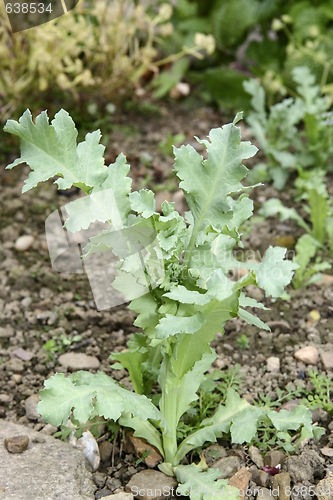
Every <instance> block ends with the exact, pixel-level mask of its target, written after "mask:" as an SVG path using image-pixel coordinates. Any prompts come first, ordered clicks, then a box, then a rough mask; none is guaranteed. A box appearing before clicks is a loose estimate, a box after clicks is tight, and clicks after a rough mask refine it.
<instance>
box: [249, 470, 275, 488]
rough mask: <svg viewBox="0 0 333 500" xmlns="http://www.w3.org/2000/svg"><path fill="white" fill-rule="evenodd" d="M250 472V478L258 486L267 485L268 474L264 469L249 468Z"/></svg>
mask: <svg viewBox="0 0 333 500" xmlns="http://www.w3.org/2000/svg"><path fill="white" fill-rule="evenodd" d="M251 474H252V480H253V481H254V482H255V483H256V484H257V485H258V486H268V485H269V480H270V476H269V474H268V473H267V472H265V471H264V470H258V469H256V470H251Z"/></svg>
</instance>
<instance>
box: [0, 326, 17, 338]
mask: <svg viewBox="0 0 333 500" xmlns="http://www.w3.org/2000/svg"><path fill="white" fill-rule="evenodd" d="M14 335H15V332H14V329H13V328H12V327H11V326H6V327H5V328H3V327H2V326H0V339H9V338H11V337H14Z"/></svg>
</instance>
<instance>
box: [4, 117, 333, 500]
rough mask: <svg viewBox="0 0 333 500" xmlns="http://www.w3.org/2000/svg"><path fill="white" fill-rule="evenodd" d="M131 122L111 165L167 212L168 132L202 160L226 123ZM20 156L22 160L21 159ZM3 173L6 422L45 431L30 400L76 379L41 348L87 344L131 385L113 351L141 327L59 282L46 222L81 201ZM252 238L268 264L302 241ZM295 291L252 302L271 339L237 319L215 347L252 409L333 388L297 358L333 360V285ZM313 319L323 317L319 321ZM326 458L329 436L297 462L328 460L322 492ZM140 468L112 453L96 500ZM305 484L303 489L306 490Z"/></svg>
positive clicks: (322, 415) (288, 231)
mask: <svg viewBox="0 0 333 500" xmlns="http://www.w3.org/2000/svg"><path fill="white" fill-rule="evenodd" d="M132 118H133V126H135V127H134V129H135V131H136V132H135V133H134V134H133V135H132V134H130V133H129V130H128V129H126V130H124V129H121V128H120V131H119V130H118V131H117V130H115V131H114V132H112V133H111V135H110V137H109V141H108V142H109V144H106V146H107V151H106V154H107V162H108V163H109V162H111V161H113V160H114V158H115V156H116V155H117V154H118V153H119V152H121V151H122V152H124V153H125V154H126V156H127V157H128V161H129V163H130V164H131V166H132V170H131V176H132V178H133V188H134V189H138V188H141V187H146V186H147V185H149V187H150V188H152V189H154V190H157V191H158V195H157V198H158V200H159V202H161V201H163V200H164V199H165V197H168V199H170V195H169V194H168V192H167V191H166V190H165V187H168V188H169V187H171V189H172V190H173V191H174V192H176V191H177V184H176V182H175V181H174V180H173V178H172V176H171V169H172V157H171V156H168V155H166V154H164V153H162V151H161V148H160V147H159V146H158V143H159V142H161V141H165V138H166V135H167V133H168V132H170V133H172V134H176V133H180V132H182V133H184V135H185V137H186V141H187V142H189V143H191V144H192V145H193V146H195V147H197V148H198V150H199V151H200V152H201V149H200V148H201V145H199V144H197V143H196V141H194V140H193V136H194V135H198V136H200V137H204V136H205V135H207V133H208V132H209V130H210V129H211V128H212V127H214V126H220V125H221V124H223V123H225V120H224V119H223V118H222V117H221V116H219V114H218V113H216V112H213V111H211V110H209V109H200V110H198V111H195V112H194V111H191V112H184V111H180V112H178V113H176V115H175V114H171V111H169V110H167V109H164V108H163V109H162V116H161V117H160V118H156V117H152V118H151V119H150V120H148V119H147V117H132ZM119 121H120V122H121V120H120V119H119ZM244 135H245V138H247V139H248V138H249V137H250V134H249V133H248V131H247V130H246V129H245V128H244ZM102 142H103V141H102ZM17 153H18V149H17ZM149 155H150V156H149ZM15 156H16V152H15V153H13V157H15ZM11 161H12V157H9V158H8V163H9V162H11ZM3 167H4V165H3ZM3 167H1V168H0V183H1V197H0V215H1V219H0V283H1V287H0V417H1V418H5V419H7V420H12V421H18V422H21V423H24V424H26V425H28V426H30V427H35V428H36V429H37V430H41V429H42V428H43V423H42V422H37V423H36V421H32V420H29V418H28V417H27V415H26V409H25V400H26V399H27V398H28V397H29V396H31V395H33V394H36V393H37V392H38V391H39V390H40V389H41V388H42V386H43V381H44V380H45V379H46V378H48V377H49V376H50V375H53V374H54V373H55V372H56V371H58V372H59V371H60V372H63V373H67V371H68V370H67V369H66V368H65V367H64V366H62V365H60V364H59V361H58V356H59V354H60V353H57V352H53V353H52V352H49V353H47V352H46V351H45V350H43V349H42V346H43V345H44V344H45V343H46V342H47V341H49V340H51V339H58V338H59V337H60V336H61V335H63V334H65V335H67V337H68V338H71V339H72V338H73V337H74V336H75V335H80V336H81V339H80V340H79V341H78V342H74V341H73V342H72V344H71V345H69V346H64V349H63V351H67V352H82V353H85V354H88V355H92V356H96V357H97V358H98V360H99V361H100V366H99V368H98V369H99V370H104V371H105V372H106V373H108V374H110V375H112V376H113V377H115V378H117V379H118V380H120V381H121V383H123V384H125V385H129V380H128V378H127V375H126V372H125V371H124V370H121V371H116V370H113V369H112V367H111V366H110V362H109V360H108V356H109V354H110V353H111V352H112V351H116V352H117V351H121V350H122V349H123V348H124V346H125V344H126V341H127V340H128V339H129V338H130V336H131V334H132V333H133V332H135V331H137V330H138V329H137V328H136V327H134V326H133V320H134V318H135V314H134V313H133V312H132V311H129V310H127V309H126V306H118V307H116V308H114V309H111V310H106V311H100V312H99V311H97V310H96V307H95V303H94V298H93V294H92V292H91V289H90V285H89V281H88V279H87V276H86V275H84V274H81V275H79V274H64V273H57V272H56V271H54V270H53V269H52V267H51V265H50V260H49V256H48V249H47V244H46V239H45V229H44V222H45V219H46V217H47V216H48V215H49V214H50V213H51V212H53V211H54V210H56V209H57V208H58V207H61V206H63V205H65V204H66V203H68V202H69V201H71V200H73V199H75V197H76V196H77V194H76V193H73V194H72V196H71V197H67V196H63V195H59V194H58V193H57V192H56V186H54V185H52V183H51V181H50V182H49V183H46V184H44V185H42V186H41V187H40V188H38V189H36V190H34V191H30V192H28V193H26V194H24V195H23V196H22V195H21V194H20V193H21V189H22V185H23V179H25V178H26V177H27V174H28V172H29V168H28V167H17V168H16V169H15V170H13V171H5V170H4V168H3ZM330 188H331V186H330ZM276 195H278V196H280V198H281V199H282V200H283V201H284V203H287V204H288V205H290V204H291V203H292V197H291V193H290V192H289V191H286V192H284V193H282V194H278V193H276V192H275V191H274V190H273V189H272V188H270V187H260V188H258V189H257V192H256V193H255V194H253V196H254V200H255V207H256V208H258V207H259V206H260V202H261V201H263V200H264V199H265V198H269V197H271V196H276ZM250 229H251V228H245V233H246V236H245V238H244V241H245V251H254V250H256V251H259V252H260V253H261V255H262V254H263V252H264V250H265V249H266V248H267V247H268V246H269V245H270V244H273V245H276V244H282V243H281V241H282V242H283V238H284V237H286V236H289V239H288V238H287V240H288V241H289V244H290V235H291V237H292V238H294V237H295V236H298V235H297V230H296V228H295V226H294V225H293V224H289V223H288V222H286V223H284V224H281V223H279V221H278V220H277V219H273V220H268V221H262V222H260V223H259V224H258V225H257V226H256V227H255V228H254V230H252V232H251V231H250ZM25 234H29V235H32V236H33V238H34V242H33V244H32V246H31V247H30V248H29V249H28V250H26V251H25V252H18V251H16V250H15V247H14V244H15V241H16V240H17V238H18V237H19V236H22V235H25ZM291 246H292V243H291ZM289 288H290V289H288V291H289V293H290V295H291V300H290V301H282V300H278V301H276V302H275V303H272V302H271V301H270V300H266V299H264V296H263V293H262V292H261V291H260V290H250V291H249V292H250V294H252V296H253V297H255V298H256V299H257V300H262V301H263V302H265V304H266V305H267V306H268V307H270V311H262V312H260V317H261V319H262V320H264V321H268V322H269V321H271V322H273V323H272V324H271V328H272V332H271V333H267V332H260V331H258V328H256V327H254V326H250V325H247V324H245V323H244V322H243V321H242V320H238V319H237V320H232V321H230V322H229V323H228V324H227V326H226V329H225V334H224V336H222V335H220V336H218V337H217V339H216V341H215V342H214V347H215V349H216V351H217V353H218V359H217V361H216V367H218V368H219V369H222V370H224V369H226V368H227V367H228V366H231V367H232V366H235V365H236V364H237V363H239V364H240V365H241V366H242V368H241V371H242V372H243V373H245V374H246V376H245V377H244V382H245V385H244V387H243V393H244V394H246V395H247V398H248V399H249V400H251V399H254V400H256V399H257V398H258V395H259V393H260V392H263V393H264V394H265V395H269V396H271V397H272V398H273V399H274V398H275V397H276V388H278V387H280V388H284V387H285V386H286V385H287V384H293V385H294V386H296V385H297V384H301V385H302V386H303V387H305V388H308V389H311V384H310V381H309V376H308V371H309V368H316V369H317V370H318V371H319V373H325V374H326V375H327V376H328V377H329V378H330V379H332V377H333V368H327V366H326V367H325V365H324V364H323V362H322V358H321V357H320V358H319V360H318V362H317V363H316V365H315V366H311V365H309V364H305V363H303V362H301V361H298V360H296V359H295V357H294V353H295V352H296V351H297V350H298V349H299V348H301V347H304V346H307V345H310V346H314V347H316V348H317V349H318V350H319V352H324V353H325V352H331V353H333V308H332V302H333V291H332V285H324V284H323V285H312V286H311V287H309V288H308V289H301V290H297V291H295V290H293V289H292V287H289ZM314 310H315V311H316V312H317V313H318V314H317V315H313V313H311V312H312V311H314ZM281 320H284V322H283V321H282V322H281ZM242 334H246V335H247V336H248V338H249V344H250V348H249V349H245V350H241V349H240V347H239V345H238V342H237V339H238V338H239V337H240V336H241V335H242ZM18 348H23V349H24V350H25V351H28V352H29V353H31V354H30V356H32V357H31V359H29V360H24V358H25V356H26V353H23V354H22V352H20V351H16V350H17V349H18ZM15 351H16V352H17V354H16V355H15V354H14V352H15ZM332 356H333V354H332ZM22 357H23V359H20V358H22ZM28 357H29V354H28ZM270 357H276V358H279V360H280V369H279V371H278V372H270V371H268V370H267V364H268V363H267V359H268V358H270ZM95 371H96V370H95ZM1 395H8V396H9V400H6V397H2V400H1ZM1 401H2V404H1ZM316 417H317V419H318V418H319V419H320V420H319V424H320V425H321V426H324V427H326V428H327V427H328V426H329V424H330V422H331V420H332V417H331V416H329V415H328V414H327V413H326V412H323V411H322V412H317V414H316ZM330 428H331V429H332V428H333V426H332V425H331V426H330ZM107 438H108V435H104V436H102V439H101V442H102V441H103V440H104V441H105V440H106V439H107ZM223 445H224V446H225V447H226V449H227V453H228V454H229V455H233V454H235V453H234V451H233V450H235V449H242V450H243V451H244V455H242V456H241V461H240V465H242V463H243V462H244V463H245V464H246V465H247V466H250V465H253V462H252V461H251V460H250V459H249V456H248V454H247V452H248V450H247V448H246V447H235V446H233V447H232V448H229V444H228V443H226V442H223ZM119 447H120V448H119ZM323 448H325V449H327V448H330V449H332V451H333V434H331V430H330V429H328V430H327V433H326V435H325V436H323V437H322V439H321V440H320V442H318V443H314V442H309V443H307V444H304V445H303V447H301V448H300V449H298V450H297V451H296V456H297V455H298V454H300V453H314V454H315V456H316V457H317V456H318V457H319V459H318V460H317V459H316V460H317V461H316V460H314V459H313V460H312V462H311V463H312V464H314V465H312V466H313V470H312V476H313V477H312V478H311V477H310V478H308V479H307V480H306V481H305V479H304V481H305V483H304V481H303V483H304V484H307V483H308V485H311V484H316V483H317V482H318V480H319V479H322V477H323V476H324V472H323V470H324V469H323V465H324V466H325V467H326V468H327V467H329V466H330V465H331V464H333V458H332V457H329V456H327V455H324V454H322V453H321V450H322V449H323ZM120 451H122V453H121V456H120ZM332 454H333V453H332ZM304 456H305V455H304ZM136 460H137V457H135V456H134V455H133V453H129V452H125V451H123V443H122V440H121V436H118V440H117V444H115V446H114V451H113V464H114V467H111V465H112V463H111V462H112V457H111V458H109V459H107V460H106V461H105V462H102V464H101V466H100V469H99V472H98V473H97V475H96V474H95V480H96V488H97V491H96V498H102V496H103V495H104V494H110V493H111V492H112V491H115V490H117V488H120V489H122V488H123V486H124V485H125V484H126V483H127V482H128V480H129V478H130V476H131V475H132V474H133V473H134V472H135V471H138V470H140V469H143V468H145V467H146V466H145V465H144V464H142V463H141V464H140V465H136ZM284 467H285V470H289V472H290V471H291V469H292V467H290V468H289V469H288V467H287V465H286V466H284ZM290 475H291V479H292V483H291V484H292V485H293V484H296V483H297V481H298V480H297V477H296V476H297V475H296V476H295V475H294V476H293V475H292V473H291V472H290ZM293 480H294V482H293ZM298 482H301V483H302V480H301V481H298ZM303 483H302V484H303ZM253 484H254V483H253ZM250 485H251V483H250ZM303 497H304V498H307V496H306V495H303ZM295 498H302V496H298V497H295Z"/></svg>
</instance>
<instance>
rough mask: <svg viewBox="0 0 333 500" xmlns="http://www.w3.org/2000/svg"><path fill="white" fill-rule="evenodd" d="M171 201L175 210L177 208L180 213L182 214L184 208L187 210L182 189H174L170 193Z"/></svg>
mask: <svg viewBox="0 0 333 500" xmlns="http://www.w3.org/2000/svg"><path fill="white" fill-rule="evenodd" d="M172 201H173V202H174V204H175V210H177V212H179V213H180V214H181V215H184V212H185V210H187V207H186V200H185V195H184V193H183V190H182V189H180V190H179V191H176V192H175V193H174V194H173V195H172Z"/></svg>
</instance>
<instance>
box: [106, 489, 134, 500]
mask: <svg viewBox="0 0 333 500" xmlns="http://www.w3.org/2000/svg"><path fill="white" fill-rule="evenodd" d="M103 498H104V500H134V497H133V495H132V493H126V492H125V491H121V492H119V493H116V494H115V495H109V496H107V497H103Z"/></svg>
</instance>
